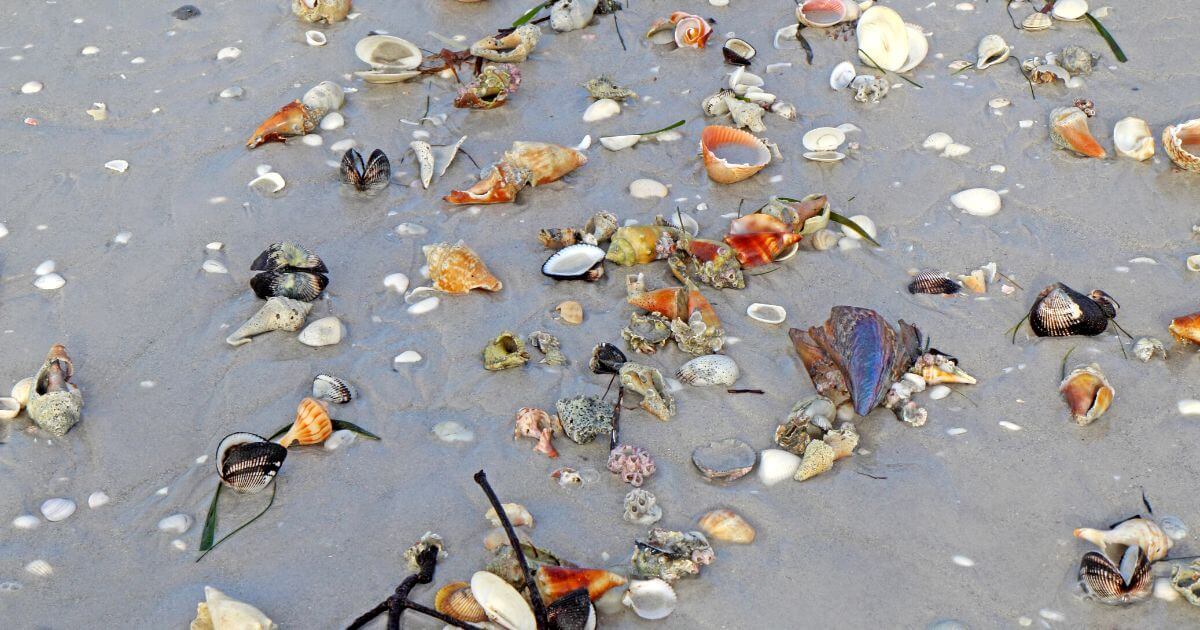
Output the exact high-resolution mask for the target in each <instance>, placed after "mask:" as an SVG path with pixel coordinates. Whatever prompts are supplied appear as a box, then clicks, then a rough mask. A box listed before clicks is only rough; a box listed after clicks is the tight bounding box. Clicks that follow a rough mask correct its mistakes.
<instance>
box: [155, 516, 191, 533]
mask: <svg viewBox="0 0 1200 630" xmlns="http://www.w3.org/2000/svg"><path fill="white" fill-rule="evenodd" d="M191 527H192V517H190V516H188V515H187V514H172V515H171V516H168V517H166V518H164V519H162V520H161V521H159V522H158V531H160V532H166V533H168V534H182V533H184V532H186V531H187V530H189V529H191Z"/></svg>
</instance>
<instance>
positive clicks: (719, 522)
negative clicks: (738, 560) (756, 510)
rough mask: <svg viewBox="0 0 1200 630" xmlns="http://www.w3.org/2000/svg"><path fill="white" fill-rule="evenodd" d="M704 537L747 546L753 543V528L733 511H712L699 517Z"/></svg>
mask: <svg viewBox="0 0 1200 630" xmlns="http://www.w3.org/2000/svg"><path fill="white" fill-rule="evenodd" d="M700 530H701V531H703V532H704V535H705V536H708V537H709V538H711V539H713V540H719V541H721V542H731V543H737V544H739V545H748V544H750V543H752V542H754V536H755V532H754V528H753V527H751V526H750V523H747V522H746V519H744V518H742V517H741V516H739V515H738V514H737V513H736V512H734V511H733V510H713V511H712V512H709V513H708V514H705V515H704V516H701V517H700Z"/></svg>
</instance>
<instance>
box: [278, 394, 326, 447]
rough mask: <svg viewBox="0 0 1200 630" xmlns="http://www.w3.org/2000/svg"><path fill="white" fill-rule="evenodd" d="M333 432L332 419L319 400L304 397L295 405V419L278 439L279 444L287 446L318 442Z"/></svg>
mask: <svg viewBox="0 0 1200 630" xmlns="http://www.w3.org/2000/svg"><path fill="white" fill-rule="evenodd" d="M331 433H333V421H332V420H330V419H329V412H328V411H326V410H325V405H324V403H322V402H321V401H318V400H315V399H313V398H305V399H304V400H302V401H300V406H298V407H296V421H295V422H294V423H293V424H292V428H291V429H288V432H287V434H285V435H284V436H283V438H281V439H280V440H279V444H280V446H283V447H284V448H287V447H289V446H291V445H292V444H301V445H308V444H320V443H321V442H324V441H325V438H328V437H329V435H330V434H331Z"/></svg>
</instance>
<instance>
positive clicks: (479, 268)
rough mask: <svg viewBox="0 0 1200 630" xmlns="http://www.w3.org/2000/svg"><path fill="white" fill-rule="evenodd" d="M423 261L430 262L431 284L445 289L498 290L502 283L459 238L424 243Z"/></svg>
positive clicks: (463, 291) (460, 292)
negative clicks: (452, 243) (449, 241)
mask: <svg viewBox="0 0 1200 630" xmlns="http://www.w3.org/2000/svg"><path fill="white" fill-rule="evenodd" d="M422 250H423V251H424V252H425V262H426V263H428V264H429V278H430V279H431V280H433V288H434V289H437V290H438V291H442V292H445V293H452V294H456V295H463V294H466V293H468V292H470V291H471V289H483V290H485V291H499V290H500V289H501V288H502V287H503V286H504V284H503V283H501V282H500V280H499V279H498V278H496V276H493V275H492V272H490V271H488V268H487V266H486V265H484V264H483V261H482V260H480V259H479V254H476V253H475V251H474V250H472V249H471V248H470V247H467V245H466V243H464V242H463V241H459V242H458V243H455V244H454V245H450V244H448V243H438V244H436V245H426V246H425V247H423V248H422Z"/></svg>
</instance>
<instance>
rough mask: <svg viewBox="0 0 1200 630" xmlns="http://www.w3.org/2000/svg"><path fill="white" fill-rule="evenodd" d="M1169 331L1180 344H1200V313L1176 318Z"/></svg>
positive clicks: (1172, 321)
mask: <svg viewBox="0 0 1200 630" xmlns="http://www.w3.org/2000/svg"><path fill="white" fill-rule="evenodd" d="M1167 329H1168V330H1169V331H1170V332H1171V336H1172V337H1174V338H1175V341H1178V342H1179V343H1184V344H1188V343H1194V344H1200V313H1193V314H1191V315H1182V316H1180V317H1176V318H1175V319H1172V320H1171V325H1170V326H1168V327H1167Z"/></svg>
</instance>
